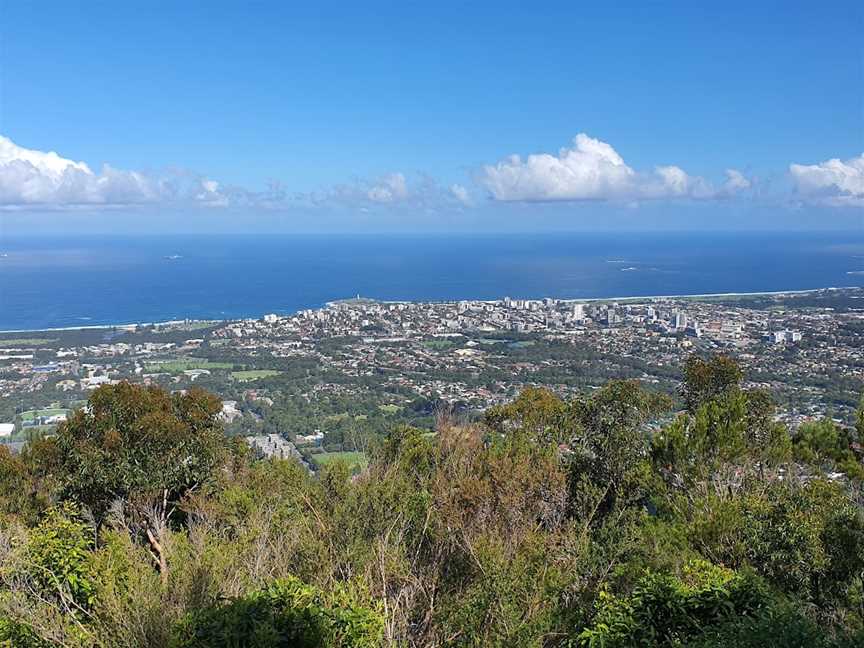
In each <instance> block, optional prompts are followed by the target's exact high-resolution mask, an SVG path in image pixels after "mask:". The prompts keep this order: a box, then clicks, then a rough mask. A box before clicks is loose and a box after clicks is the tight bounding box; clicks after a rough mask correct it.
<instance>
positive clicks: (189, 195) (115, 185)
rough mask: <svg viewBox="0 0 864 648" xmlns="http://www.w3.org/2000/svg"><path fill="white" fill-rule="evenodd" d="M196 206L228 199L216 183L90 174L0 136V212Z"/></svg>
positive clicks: (117, 172)
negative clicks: (173, 204) (184, 203)
mask: <svg viewBox="0 0 864 648" xmlns="http://www.w3.org/2000/svg"><path fill="white" fill-rule="evenodd" d="M178 201H179V202H182V201H191V202H199V203H202V204H206V205H211V206H217V205H222V204H227V202H228V197H227V195H225V194H224V193H223V192H222V191H221V189H220V187H219V185H218V183H216V182H214V181H212V180H208V179H206V178H201V177H198V176H195V175H193V174H188V173H181V172H175V173H172V174H170V175H167V176H158V177H157V176H152V175H149V174H145V173H141V172H138V171H124V170H121V169H115V168H114V167H111V166H109V165H107V164H106V165H104V166H103V167H102V170H101V172H100V173H95V172H94V171H93V170H91V169H90V167H89V166H87V164H85V163H84V162H76V161H74V160H68V159H66V158H63V157H60V156H59V155H57V153H55V152H53V151H50V152H45V151H37V150H33V149H27V148H24V147H22V146H18V145H17V144H15V143H14V142H13V141H12V140H10V139H9V138H7V137H3V136H2V135H0V207H2V208H7V209H9V208H27V207H41V208H60V207H75V206H115V205H136V204H150V203H161V202H178Z"/></svg>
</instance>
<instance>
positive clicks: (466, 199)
mask: <svg viewBox="0 0 864 648" xmlns="http://www.w3.org/2000/svg"><path fill="white" fill-rule="evenodd" d="M450 193H451V194H453V197H454V198H456V200H458V201H459V202H460V203H462V204H463V205H465V206H466V207H471V206H472V205H474V200H473V199H472V198H471V194H470V193H468V190H467V189H466V188H465V187H463V186H462V185H460V184H454V185H450Z"/></svg>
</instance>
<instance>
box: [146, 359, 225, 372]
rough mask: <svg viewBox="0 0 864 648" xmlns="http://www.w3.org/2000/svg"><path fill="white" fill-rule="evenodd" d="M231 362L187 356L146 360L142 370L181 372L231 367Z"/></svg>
mask: <svg viewBox="0 0 864 648" xmlns="http://www.w3.org/2000/svg"><path fill="white" fill-rule="evenodd" d="M233 368H234V364H233V363H231V362H213V361H211V360H207V359H205V358H188V359H186V360H168V361H167V362H148V363H147V364H146V365H145V367H144V370H145V371H146V372H147V373H183V372H184V371H187V370H189V369H233Z"/></svg>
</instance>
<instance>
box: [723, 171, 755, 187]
mask: <svg viewBox="0 0 864 648" xmlns="http://www.w3.org/2000/svg"><path fill="white" fill-rule="evenodd" d="M752 186H753V182H752V181H751V180H750V179H749V178H747V177H745V176H744V174H743V173H741V172H740V171H738V170H737V169H726V182H724V183H723V190H724V191H726V192H727V193H735V192H736V191H745V190H747V189H750V188H751V187H752Z"/></svg>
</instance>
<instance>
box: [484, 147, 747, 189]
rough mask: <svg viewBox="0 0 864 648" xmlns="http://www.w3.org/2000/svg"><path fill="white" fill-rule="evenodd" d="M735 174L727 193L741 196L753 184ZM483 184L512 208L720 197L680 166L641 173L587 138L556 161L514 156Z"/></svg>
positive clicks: (487, 171)
mask: <svg viewBox="0 0 864 648" xmlns="http://www.w3.org/2000/svg"><path fill="white" fill-rule="evenodd" d="M733 173H734V174H736V175H735V177H734V179H733V178H732V177H731V176H730V177H729V181H727V185H728V186H726V187H725V190H726V193H728V192H729V191H731V190H733V188H734V190H735V191H737V190H740V189H742V188H744V186H743V185H744V183H745V182H749V181H747V180H746V178H744V176H743V175H742V174H740V172H738V171H733ZM730 181H731V182H733V184H729V182H730ZM479 182H480V184H481V185H482V186H483V187H485V188H486V189H487V190H488V191H489V194H490V195H491V197H492V198H493V199H495V200H499V201H509V202H516V201H521V202H541V201H579V200H612V201H621V202H632V201H640V200H653V199H660V198H695V199H707V198H715V197H721V192H720V191H718V190H716V189H715V188H714V187H713V186H712V184H711V183H710V182H708V181H707V180H705V179H704V178H701V177H698V176H691V175H689V174H688V173H687V172H686V171H684V170H683V169H681V168H680V167H677V166H658V167H655V168H654V169H653V170H652V171H650V172H638V171H636V170H635V169H633V168H631V167H630V166H628V165H627V164H626V163H625V162H624V159H623V158H622V157H621V156H620V155H619V154H618V152H617V151H616V150H615V149H614V148H612V146H610V145H609V144H607V143H606V142H602V141H600V140H598V139H594V138H592V137H589V136H588V135H586V134H584V133H580V134H578V135H577V136H576V137H575V138H574V139H573V146H572V147H571V148H562V149H561V150H560V151H559V152H558V155H557V156H556V155H551V154H549V153H536V154H532V155H529V156H528V157H527V158H525V159H524V160H523V159H522V158H520V157H519V156H518V155H511V156H510V157H508V158H506V159H504V160H501V161H500V162H498V163H497V164H495V165H486V166H484V167H483V169H482V173H481V175H480V177H479ZM736 185H737V186H736ZM747 186H749V184H748V185H747ZM722 195H726V194H722Z"/></svg>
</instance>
